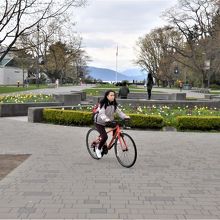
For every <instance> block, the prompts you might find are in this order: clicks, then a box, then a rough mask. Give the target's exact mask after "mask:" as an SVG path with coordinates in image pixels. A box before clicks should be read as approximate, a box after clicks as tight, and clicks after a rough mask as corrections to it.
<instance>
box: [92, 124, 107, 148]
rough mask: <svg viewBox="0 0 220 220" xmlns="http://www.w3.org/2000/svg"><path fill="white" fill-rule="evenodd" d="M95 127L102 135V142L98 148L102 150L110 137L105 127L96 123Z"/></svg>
mask: <svg viewBox="0 0 220 220" xmlns="http://www.w3.org/2000/svg"><path fill="white" fill-rule="evenodd" d="M95 126H96V128H97V130H98V132H99V133H100V137H101V141H100V143H99V146H98V148H99V150H101V148H102V147H103V145H104V144H105V142H106V141H107V139H108V135H107V133H106V130H105V126H103V125H99V124H96V123H95Z"/></svg>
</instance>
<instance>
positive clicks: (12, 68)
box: [0, 54, 27, 85]
mask: <svg viewBox="0 0 220 220" xmlns="http://www.w3.org/2000/svg"><path fill="white" fill-rule="evenodd" d="M26 78H27V71H26V70H22V69H21V68H19V67H17V66H16V65H15V63H14V58H13V55H10V54H8V55H6V56H5V58H4V59H3V60H2V61H1V62H0V85H16V84H17V83H18V81H19V82H20V84H22V83H23V80H24V79H26Z"/></svg>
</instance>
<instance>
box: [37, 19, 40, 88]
mask: <svg viewBox="0 0 220 220" xmlns="http://www.w3.org/2000/svg"><path fill="white" fill-rule="evenodd" d="M39 32H40V27H39V23H38V24H37V74H36V80H37V87H39V72H40V71H39Z"/></svg>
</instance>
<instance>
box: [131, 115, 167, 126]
mask: <svg viewBox="0 0 220 220" xmlns="http://www.w3.org/2000/svg"><path fill="white" fill-rule="evenodd" d="M128 115H129V116H130V117H131V120H130V121H129V125H130V127H132V128H162V127H163V125H164V121H163V117H161V116H159V115H144V114H143V115H142V114H128Z"/></svg>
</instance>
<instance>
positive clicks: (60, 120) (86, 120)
mask: <svg viewBox="0 0 220 220" xmlns="http://www.w3.org/2000/svg"><path fill="white" fill-rule="evenodd" d="M43 120H44V121H46V122H50V123H55V124H65V125H91V124H92V123H93V121H92V115H91V113H90V112H82V111H75V110H62V109H44V110H43Z"/></svg>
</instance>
